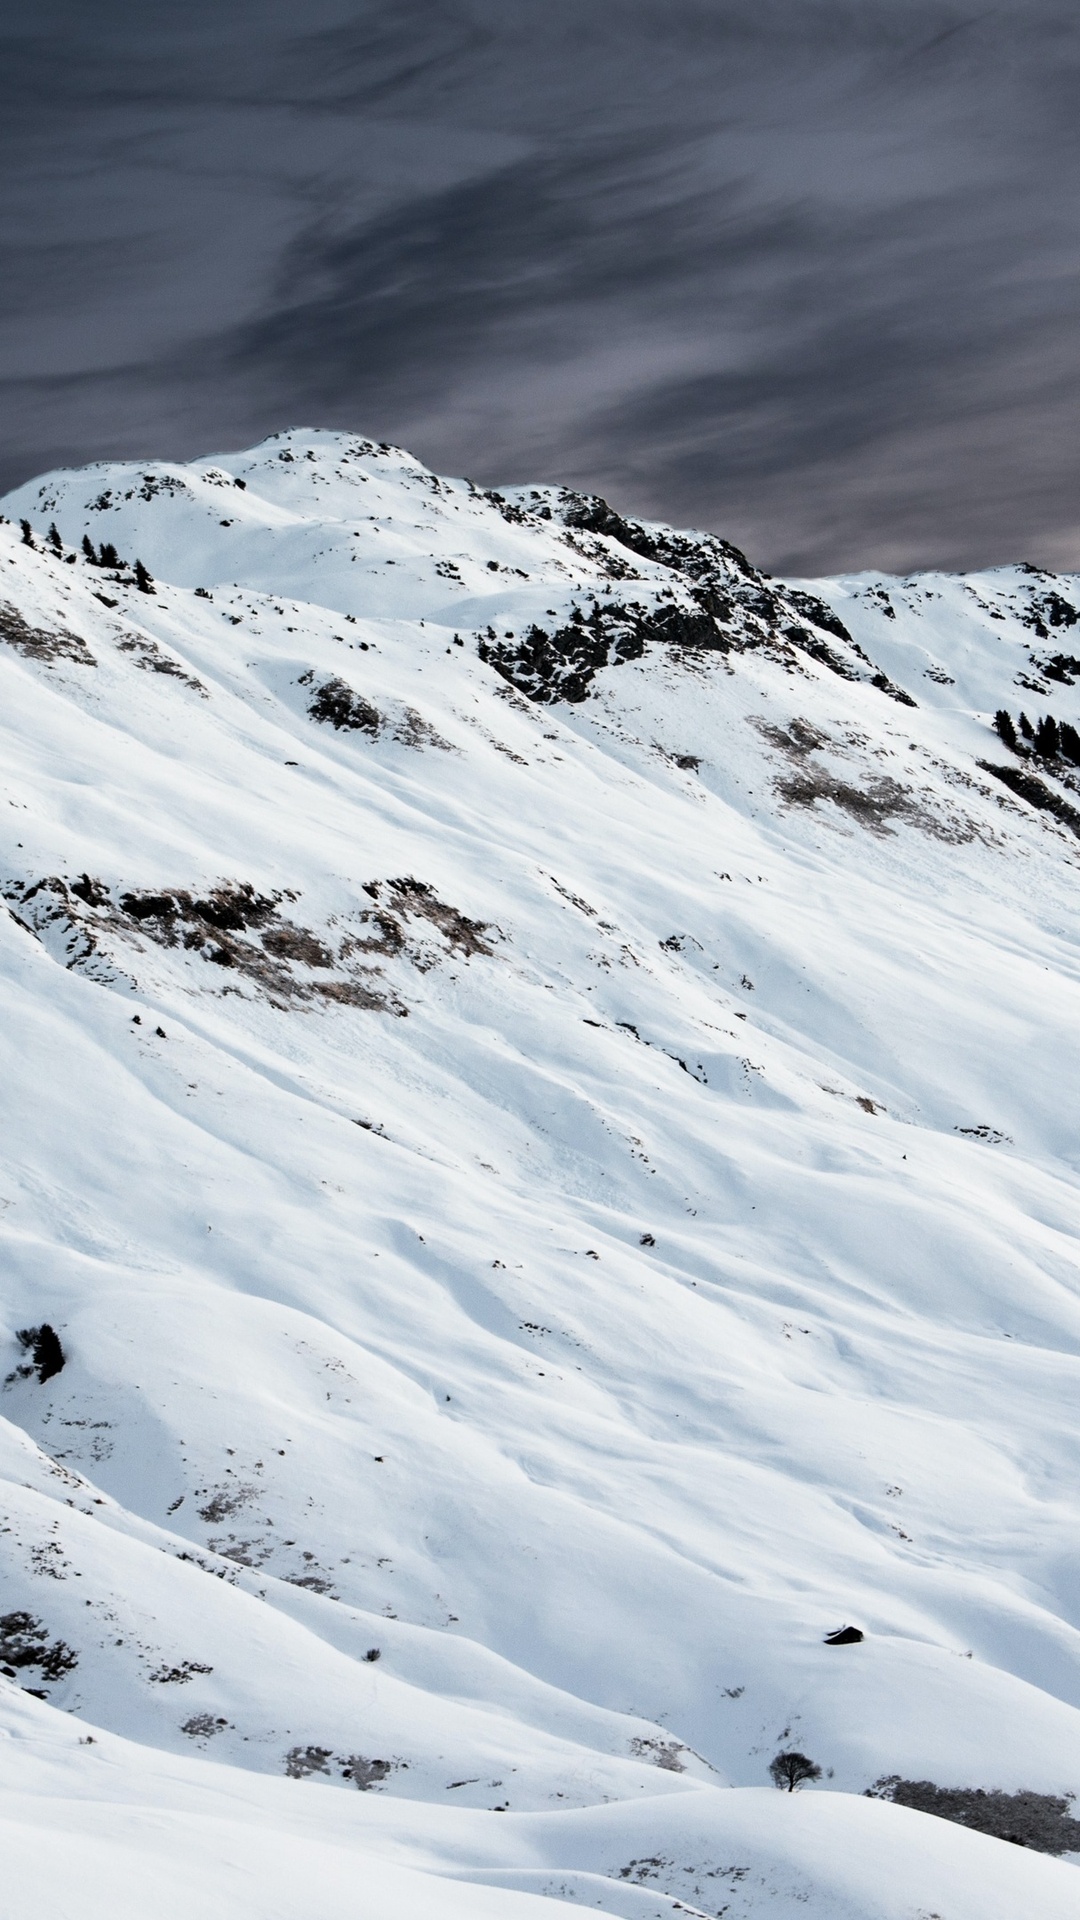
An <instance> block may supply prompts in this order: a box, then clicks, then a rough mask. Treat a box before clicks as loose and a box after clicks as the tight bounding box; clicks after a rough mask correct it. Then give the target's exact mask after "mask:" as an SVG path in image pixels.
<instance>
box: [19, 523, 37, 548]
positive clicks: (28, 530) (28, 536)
mask: <svg viewBox="0 0 1080 1920" xmlns="http://www.w3.org/2000/svg"><path fill="white" fill-rule="evenodd" d="M19 525H20V527H21V528H22V543H23V546H24V547H32V546H33V544H34V529H33V527H32V526H31V525H30V522H29V520H20V521H19Z"/></svg>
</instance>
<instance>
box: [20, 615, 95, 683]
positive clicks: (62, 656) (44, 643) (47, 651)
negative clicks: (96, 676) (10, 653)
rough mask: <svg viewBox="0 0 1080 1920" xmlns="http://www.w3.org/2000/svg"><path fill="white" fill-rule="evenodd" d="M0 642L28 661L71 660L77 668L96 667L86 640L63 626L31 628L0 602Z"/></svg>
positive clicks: (49, 663)
mask: <svg viewBox="0 0 1080 1920" xmlns="http://www.w3.org/2000/svg"><path fill="white" fill-rule="evenodd" d="M0 640H3V641H4V642H5V643H6V644H7V646H9V647H14V649H15V651H16V653H21V654H22V655H23V657H24V658H25V659H27V660H44V661H45V662H46V664H47V665H51V664H52V662H53V661H54V660H73V661H74V662H75V665H76V666H79V667H96V666H97V661H96V660H95V658H94V656H93V654H92V653H91V651H90V649H89V647H88V646H87V644H86V641H85V640H81V639H80V638H79V635H78V634H77V633H69V632H68V630H67V628H66V627H31V626H29V625H28V623H27V622H26V621H25V620H24V619H23V617H22V614H21V613H20V612H19V611H18V609H17V608H16V607H13V606H10V605H8V604H7V603H6V602H0Z"/></svg>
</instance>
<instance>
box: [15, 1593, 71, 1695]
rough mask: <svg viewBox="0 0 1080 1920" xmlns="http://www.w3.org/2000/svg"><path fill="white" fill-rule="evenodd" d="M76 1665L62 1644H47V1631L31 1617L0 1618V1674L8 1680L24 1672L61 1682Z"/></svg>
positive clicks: (59, 1642) (23, 1615) (27, 1614)
mask: <svg viewBox="0 0 1080 1920" xmlns="http://www.w3.org/2000/svg"><path fill="white" fill-rule="evenodd" d="M78 1663H79V1656H78V1654H77V1653H75V1652H74V1651H73V1649H72V1648H71V1647H69V1646H67V1645H66V1644H65V1642H64V1641H63V1640H53V1641H50V1639H49V1634H48V1629H47V1628H46V1627H44V1626H43V1625H42V1623H41V1621H40V1620H35V1619H34V1616H33V1614H30V1613H5V1614H2V1615H0V1673H4V1674H6V1675H7V1677H8V1679H9V1680H14V1679H16V1678H17V1676H18V1674H19V1673H23V1672H27V1671H30V1672H33V1673H36V1675H37V1677H38V1678H39V1679H42V1680H62V1679H63V1677H64V1675H65V1674H66V1673H70V1672H71V1671H72V1668H73V1667H76V1666H78ZM30 1691H31V1692H33V1691H34V1689H33V1688H31V1689H30Z"/></svg>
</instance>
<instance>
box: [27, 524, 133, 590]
mask: <svg viewBox="0 0 1080 1920" xmlns="http://www.w3.org/2000/svg"><path fill="white" fill-rule="evenodd" d="M55 531H56V529H55V528H51V529H50V538H51V537H52V534H53V533H54V532H55ZM56 537H57V539H58V540H59V538H60V536H59V534H57V536H56ZM82 550H83V558H84V560H86V562H87V563H88V565H89V566H91V567H107V568H108V569H109V571H110V572H111V573H121V572H123V570H124V568H125V567H126V566H128V565H129V562H128V561H127V560H121V558H120V555H119V554H118V553H117V551H116V548H115V547H114V546H113V543H112V541H111V540H103V541H102V543H101V547H100V549H99V550H97V551H95V548H94V543H93V541H92V540H91V538H90V535H89V534H88V533H84V534H83V537H82ZM135 585H136V586H137V587H138V589H139V592H140V593H153V592H155V587H154V576H153V574H152V573H151V572H150V569H149V568H148V567H144V565H143V563H142V561H141V560H136V561H135Z"/></svg>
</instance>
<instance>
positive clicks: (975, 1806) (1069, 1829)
mask: <svg viewBox="0 0 1080 1920" xmlns="http://www.w3.org/2000/svg"><path fill="white" fill-rule="evenodd" d="M866 1792H867V1797H868V1798H869V1799H871V1800H891V1801H892V1802H893V1803H894V1805H896V1806H898V1807H914V1808H915V1810H916V1811H917V1812H918V1813H932V1814H934V1816H935V1817H936V1818H937V1819H939V1820H952V1821H954V1822H955V1823H956V1825H957V1826H961V1827H971V1828H973V1829H974V1830H975V1832H977V1833H990V1834H993V1835H995V1837H996V1838H997V1839H999V1840H1010V1841H1011V1842H1012V1844H1013V1845H1014V1846H1016V1847H1032V1848H1034V1850H1035V1851H1036V1852H1037V1853H1078V1852H1080V1820H1074V1819H1073V1818H1072V1816H1071V1814H1070V1812H1069V1804H1070V1801H1069V1799H1066V1797H1065V1796H1064V1795H1063V1794H1054V1793H1032V1792H1030V1791H1029V1790H1028V1789H1027V1788H1021V1789H1020V1790H1019V1792H1017V1793H1003V1792H1001V1790H1000V1789H999V1788H996V1787H991V1788H984V1787H939V1786H936V1785H935V1784H934V1782H933V1781H932V1780H902V1779H901V1778H900V1775H899V1774H896V1773H893V1774H887V1775H886V1776H885V1777H884V1778H882V1779H880V1780H875V1782H874V1784H873V1786H872V1787H867V1789H866Z"/></svg>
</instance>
